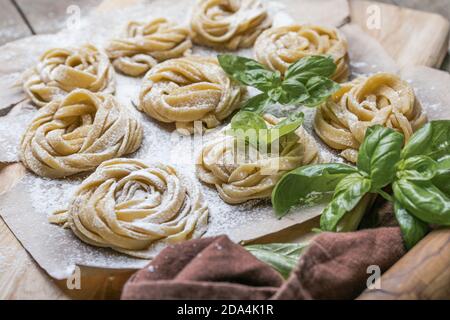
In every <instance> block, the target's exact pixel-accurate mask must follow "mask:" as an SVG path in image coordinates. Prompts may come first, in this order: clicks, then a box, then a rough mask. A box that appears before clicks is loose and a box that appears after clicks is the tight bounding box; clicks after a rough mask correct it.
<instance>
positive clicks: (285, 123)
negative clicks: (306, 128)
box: [267, 112, 304, 144]
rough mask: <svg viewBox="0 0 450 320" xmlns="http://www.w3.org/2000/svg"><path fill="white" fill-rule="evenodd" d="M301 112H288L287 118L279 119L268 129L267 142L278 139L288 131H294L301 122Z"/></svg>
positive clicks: (302, 115) (302, 117) (302, 118)
mask: <svg viewBox="0 0 450 320" xmlns="http://www.w3.org/2000/svg"><path fill="white" fill-rule="evenodd" d="M303 120H304V114H303V112H296V113H292V114H290V115H289V116H288V117H287V118H285V119H283V120H281V121H280V122H278V123H277V124H276V125H274V126H273V127H272V128H270V130H269V140H268V141H267V142H268V144H271V143H273V142H274V141H275V140H279V139H280V138H281V137H284V136H287V135H288V134H290V133H293V132H295V130H297V129H298V128H299V127H300V126H301V125H302V123H303Z"/></svg>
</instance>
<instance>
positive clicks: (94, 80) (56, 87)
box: [23, 44, 115, 107]
mask: <svg viewBox="0 0 450 320" xmlns="http://www.w3.org/2000/svg"><path fill="white" fill-rule="evenodd" d="M23 89H24V91H25V92H26V93H27V95H28V96H29V97H30V99H31V100H32V101H33V102H34V103H35V104H36V105H37V106H38V107H43V106H45V105H46V104H47V103H48V102H51V101H54V100H56V99H60V98H62V97H63V96H65V95H66V94H68V93H69V92H71V91H73V90H75V89H87V90H89V91H91V92H103V93H114V91H115V79H114V68H113V67H112V65H111V63H110V62H109V58H108V56H107V55H106V53H104V52H103V51H101V50H99V49H97V48H96V47H95V46H93V45H90V44H87V45H83V46H80V47H74V48H65V49H61V48H55V49H50V50H48V51H47V52H45V53H44V54H43V55H42V56H41V58H40V59H39V62H38V64H37V65H36V66H35V67H33V68H31V69H29V70H28V71H27V72H26V73H25V74H24V82H23Z"/></svg>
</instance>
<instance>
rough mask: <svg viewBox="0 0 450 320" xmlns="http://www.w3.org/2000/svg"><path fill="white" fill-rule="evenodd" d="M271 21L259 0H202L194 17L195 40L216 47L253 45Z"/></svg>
mask: <svg viewBox="0 0 450 320" xmlns="http://www.w3.org/2000/svg"><path fill="white" fill-rule="evenodd" d="M271 25H272V21H271V19H270V18H269V15H268V13H267V9H266V7H265V6H264V5H263V4H262V3H261V2H260V1H259V0H200V1H199V2H198V4H197V5H196V7H195V8H194V12H193V17H192V20H191V31H192V40H193V41H194V43H197V44H200V45H205V46H208V47H213V48H222V49H228V50H237V49H239V48H249V47H251V46H253V44H254V42H255V40H256V38H257V37H258V36H259V35H260V34H261V32H262V31H263V30H264V29H267V28H269V27H270V26H271Z"/></svg>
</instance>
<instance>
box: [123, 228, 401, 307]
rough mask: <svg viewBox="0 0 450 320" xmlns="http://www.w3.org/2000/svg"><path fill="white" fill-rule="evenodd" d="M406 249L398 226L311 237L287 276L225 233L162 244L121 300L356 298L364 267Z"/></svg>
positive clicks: (386, 262) (383, 264) (385, 262)
mask: <svg viewBox="0 0 450 320" xmlns="http://www.w3.org/2000/svg"><path fill="white" fill-rule="evenodd" d="M404 254H405V249H404V246H403V240H402V236H401V233H400V229H399V228H397V227H389V228H377V229H367V230H362V231H358V232H351V233H328V232H327V233H322V234H319V235H318V236H316V237H315V238H314V240H313V241H312V242H311V244H310V246H309V248H308V249H307V250H306V251H305V253H304V254H303V255H302V257H301V258H300V259H299V262H298V264H297V266H296V268H295V269H294V270H293V272H292V274H291V276H290V277H289V279H288V280H287V281H284V280H283V279H282V278H281V276H280V275H279V274H278V273H277V272H276V271H275V270H273V269H272V268H271V267H270V266H268V265H267V264H265V263H263V262H261V261H259V260H258V259H256V258H255V257H254V256H253V255H252V254H250V253H249V252H247V251H246V250H245V249H244V248H242V247H241V246H240V245H237V244H235V243H233V242H231V241H230V240H229V239H228V237H226V236H219V237H216V238H205V239H198V240H191V241H188V242H184V243H181V244H178V245H174V246H169V247H167V248H166V249H164V250H163V251H162V252H161V253H160V254H159V255H158V256H157V257H156V258H155V259H154V260H153V261H152V262H151V263H150V264H149V265H148V266H147V267H145V268H144V269H141V270H139V271H138V272H137V273H135V274H134V275H133V276H132V277H131V278H130V280H128V282H127V283H126V284H125V287H124V289H123V292H122V299H252V300H260V299H354V298H356V297H357V296H358V295H359V294H360V293H361V292H362V291H363V290H364V289H365V287H366V280H367V278H368V277H369V276H370V275H369V274H368V273H367V267H369V266H371V265H378V266H379V267H380V269H381V272H384V271H386V270H387V269H388V268H390V267H391V266H392V265H393V264H394V263H395V262H396V261H397V260H398V259H400V257H402V256H403V255H404Z"/></svg>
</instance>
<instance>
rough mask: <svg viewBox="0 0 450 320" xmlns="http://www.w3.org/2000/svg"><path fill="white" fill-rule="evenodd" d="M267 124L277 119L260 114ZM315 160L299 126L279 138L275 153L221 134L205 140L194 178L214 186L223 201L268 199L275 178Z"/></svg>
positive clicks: (315, 152)
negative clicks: (262, 150)
mask: <svg viewBox="0 0 450 320" xmlns="http://www.w3.org/2000/svg"><path fill="white" fill-rule="evenodd" d="M264 118H265V121H266V123H267V124H268V126H269V127H270V126H273V125H275V124H276V123H277V122H278V121H279V120H278V119H277V118H275V117H273V116H270V115H265V116H264ZM317 162H319V152H318V147H317V144H316V142H315V140H314V139H313V138H312V137H311V136H310V135H309V134H308V133H307V132H306V131H305V130H304V129H303V127H300V128H298V129H297V130H296V132H295V134H292V135H288V136H286V137H282V138H281V139H280V143H279V144H278V152H277V153H273V152H272V153H270V152H267V153H266V152H261V150H258V149H256V148H255V147H253V146H251V145H248V144H245V145H242V143H239V142H238V140H237V139H236V138H235V137H233V136H228V135H223V136H222V137H220V138H219V139H216V140H213V141H212V142H210V143H208V144H207V145H206V146H205V147H204V148H203V150H202V152H201V154H200V156H199V159H198V161H197V165H196V166H197V176H198V178H199V179H200V180H201V181H203V182H205V183H207V184H210V185H214V186H215V187H216V189H217V191H218V192H219V196H220V197H221V198H222V199H223V200H224V201H225V202H227V203H230V204H239V203H243V202H245V201H248V200H251V199H263V198H269V197H270V196H271V194H272V190H273V188H274V187H275V185H276V184H277V182H278V180H279V179H280V178H281V177H282V176H283V174H285V173H286V172H288V171H290V170H293V169H295V168H297V167H300V166H302V165H307V164H311V163H317Z"/></svg>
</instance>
